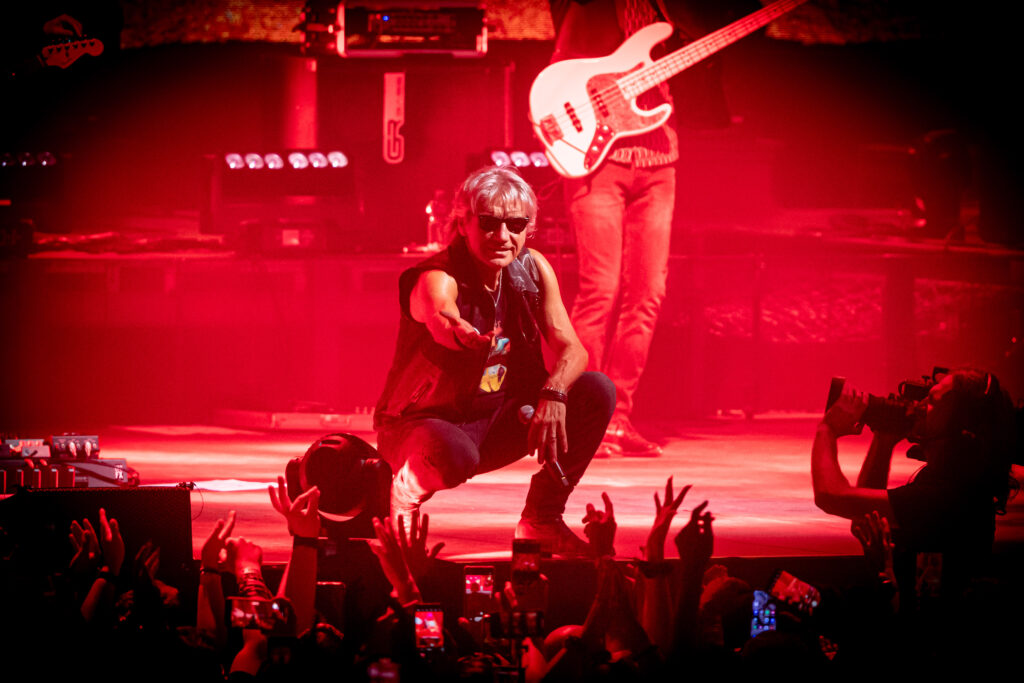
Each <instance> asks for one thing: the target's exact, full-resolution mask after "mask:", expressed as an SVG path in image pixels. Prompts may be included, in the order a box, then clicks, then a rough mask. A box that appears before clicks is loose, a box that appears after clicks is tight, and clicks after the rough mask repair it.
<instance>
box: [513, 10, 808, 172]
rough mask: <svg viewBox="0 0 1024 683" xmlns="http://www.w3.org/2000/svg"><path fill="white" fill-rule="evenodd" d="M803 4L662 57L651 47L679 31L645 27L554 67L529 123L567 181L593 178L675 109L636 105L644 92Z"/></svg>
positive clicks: (533, 101) (544, 75)
mask: <svg viewBox="0 0 1024 683" xmlns="http://www.w3.org/2000/svg"><path fill="white" fill-rule="evenodd" d="M805 2H807V0H777V1H776V2H773V3H772V4H770V5H768V6H766V7H764V8H763V9H760V10H758V11H757V12H754V13H753V14H751V15H749V16H747V17H744V18H743V19H740V20H738V21H734V22H733V23H731V24H729V25H728V26H725V27H723V28H720V29H719V30H717V31H715V32H714V33H709V34H708V35H706V36H704V37H703V38H701V39H699V40H696V41H694V42H692V43H690V44H689V45H687V46H685V47H682V48H680V49H678V50H676V51H675V52H672V53H670V54H668V55H665V56H664V57H662V58H661V59H659V60H657V61H652V60H651V48H653V47H654V46H655V45H657V44H658V43H660V42H662V41H663V40H665V39H666V38H668V37H669V36H670V35H672V32H673V30H674V29H673V28H672V25H671V24H668V23H665V22H659V23H655V24H650V25H649V26H645V27H644V28H642V29H640V30H639V31H637V32H636V33H634V34H633V35H632V36H630V37H629V38H628V39H627V40H626V41H625V42H624V43H623V44H622V45H620V46H619V48H618V49H617V50H615V52H613V53H612V54H610V55H608V56H605V57H596V58H592V59H567V60H565V61H562V62H555V63H554V64H551V65H549V66H548V67H547V68H545V69H544V70H543V71H541V72H540V74H538V75H537V78H536V79H535V80H534V82H533V87H532V88H531V89H530V122H531V123H532V124H533V130H534V132H535V133H536V134H537V139H538V140H540V142H541V144H542V145H544V151H545V154H546V155H547V157H548V160H550V161H551V165H552V166H553V167H554V168H555V170H556V171H558V172H559V173H560V174H561V175H563V176H565V177H567V178H579V177H582V176H585V175H588V174H589V173H590V172H591V171H593V170H594V169H596V168H597V167H598V165H600V163H601V162H602V161H604V158H605V157H606V156H607V155H608V151H609V150H610V149H611V147H612V143H614V142H615V141H616V140H618V139H619V138H622V137H629V136H633V135H640V134H642V133H646V132H648V131H651V130H654V129H655V128H657V127H658V126H660V125H662V124H663V123H665V121H666V120H667V119H668V117H669V116H670V115H671V114H672V106H671V105H670V104H668V103H665V104H663V105H661V106H659V107H655V108H654V109H651V110H643V109H640V108H638V107H637V105H636V98H637V97H638V96H639V95H640V94H641V93H644V92H646V91H647V90H650V89H651V88H653V87H655V86H657V85H659V84H661V83H663V82H665V81H667V80H668V79H670V78H672V77H673V76H675V75H676V74H678V73H680V72H681V71H683V70H684V69H688V68H689V67H691V66H693V65H694V64H696V63H697V62H699V61H701V60H702V59H705V58H707V57H710V56H711V55H713V54H714V53H716V52H718V51H719V50H721V49H722V48H724V47H727V46H728V45H731V44H732V43H734V42H736V41H737V40H739V39H740V38H743V37H745V36H747V35H750V34H751V33H753V32H754V31H756V30H757V29H759V28H761V27H763V26H765V25H767V24H769V23H770V22H772V21H773V20H775V19H777V18H778V17H780V16H782V15H783V14H785V13H786V12H789V11H790V10H792V9H794V8H796V7H798V6H800V5H802V4H803V3H805Z"/></svg>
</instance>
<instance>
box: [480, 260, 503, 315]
mask: <svg viewBox="0 0 1024 683" xmlns="http://www.w3.org/2000/svg"><path fill="white" fill-rule="evenodd" d="M502 274H503V271H501V272H499V273H498V286H497V287H496V288H495V289H494V291H493V292H492V291H491V290H489V289H487V288H486V287H484V289H487V293H488V294H490V295H491V300H492V301H494V326H495V327H501V321H500V320H499V319H498V302H499V301H500V300H501V282H502V279H503V278H502Z"/></svg>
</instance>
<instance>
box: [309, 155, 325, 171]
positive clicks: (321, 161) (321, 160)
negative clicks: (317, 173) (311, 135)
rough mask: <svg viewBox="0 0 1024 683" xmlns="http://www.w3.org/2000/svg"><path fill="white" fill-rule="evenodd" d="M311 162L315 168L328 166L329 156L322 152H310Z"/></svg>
mask: <svg viewBox="0 0 1024 683" xmlns="http://www.w3.org/2000/svg"><path fill="white" fill-rule="evenodd" d="M309 163H310V164H312V166H313V168H327V157H325V156H324V155H323V154H322V153H321V152H310V153H309Z"/></svg>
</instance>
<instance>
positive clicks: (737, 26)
mask: <svg viewBox="0 0 1024 683" xmlns="http://www.w3.org/2000/svg"><path fill="white" fill-rule="evenodd" d="M805 2H807V0H779V2H776V3H775V4H773V5H769V6H768V7H765V8H763V9H761V10H759V11H757V12H754V13H753V14H751V15H750V16H748V17H745V18H743V19H740V20H738V21H735V22H733V23H731V24H729V25H727V26H724V27H722V28H720V29H718V30H717V31H714V32H712V33H709V34H708V35H706V36H704V37H703V38H699V39H698V40H696V41H694V42H693V43H691V44H689V45H687V46H686V47H684V48H681V49H680V50H677V51H676V52H674V53H672V54H670V55H668V56H666V57H665V58H664V59H661V60H659V61H657V62H652V63H651V64H650V65H649V66H648V67H645V68H643V69H640V70H639V71H636V72H632V73H628V74H626V75H625V76H623V77H622V78H619V79H616V80H615V82H614V85H610V86H606V87H605V88H602V89H601V90H598V91H597V92H596V93H595V95H596V96H597V97H599V98H603V99H608V98H610V97H611V96H612V95H614V94H615V92H616V91H621V92H622V93H623V95H624V96H625V97H624V99H626V100H627V101H629V100H630V99H633V98H635V97H638V96H639V95H641V94H642V93H644V92H647V91H648V90H650V89H651V88H653V87H654V86H656V85H658V84H659V83H662V82H663V81H665V80H668V79H669V78H671V77H672V76H674V75H676V74H677V73H679V72H680V71H683V70H685V69H688V68H689V67H691V66H693V65H694V64H696V63H697V62H700V61H702V60H704V59H706V58H707V57H709V56H711V55H713V54H714V53H716V52H718V51H719V50H721V49H722V48H724V47H727V46H728V45H730V44H732V43H734V42H736V41H737V40H739V39H740V38H743V37H745V36H747V35H749V34H750V33H752V32H754V31H756V30H757V29H759V28H761V27H763V26H765V25H767V24H769V23H771V22H772V21H774V20H775V19H777V18H778V17H780V16H782V15H783V14H785V13H787V12H789V11H790V10H792V9H794V8H796V7H797V6H799V5H802V4H803V3H805ZM655 74H657V77H655ZM591 102H592V100H591V98H587V101H586V104H585V105H582V106H581V105H579V104H577V103H575V102H572V101H566V102H565V105H568V106H569V107H572V108H573V110H574V111H581V110H582V111H588V112H590V114H591V115H592V116H593V118H594V119H595V120H596V119H597V116H596V115H594V106H593V104H591ZM551 116H552V117H553V118H554V119H555V123H556V124H557V125H558V126H559V128H565V127H566V124H569V125H572V126H574V124H573V121H572V119H573V117H572V116H570V115H569V113H568V112H565V113H554V114H552V115H551ZM562 140H563V141H565V142H566V144H567V145H569V146H570V147H572V148H573V149H575V150H577V151H579V152H581V153H582V152H583V150H582V149H580V148H579V147H577V146H576V145H573V144H572V143H569V142H568V141H566V140H565V137H564V136H563V137H562Z"/></svg>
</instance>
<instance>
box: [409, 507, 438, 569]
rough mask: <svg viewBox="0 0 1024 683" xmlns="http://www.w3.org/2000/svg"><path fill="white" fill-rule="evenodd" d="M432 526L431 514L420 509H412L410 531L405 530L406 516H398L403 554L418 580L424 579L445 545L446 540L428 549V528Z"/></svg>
mask: <svg viewBox="0 0 1024 683" xmlns="http://www.w3.org/2000/svg"><path fill="white" fill-rule="evenodd" d="M429 528H430V515H428V514H426V513H424V514H422V515H421V514H420V511H419V510H413V511H412V519H411V520H410V521H409V533H408V535H406V532H405V517H404V516H403V515H399V516H398V543H399V545H400V546H401V549H402V554H403V555H404V556H405V563H406V564H407V565H408V567H409V571H410V572H412V575H413V577H415V578H416V579H417V580H419V579H422V578H423V577H424V576H425V575H426V574H427V572H428V571H429V570H430V567H431V565H433V563H434V560H435V559H437V555H438V553H440V552H441V548H443V547H444V542H443V541H442V542H441V543H437V544H435V545H434V547H433V548H431V549H430V550H429V551H428V550H427V530H428V529H429Z"/></svg>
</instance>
